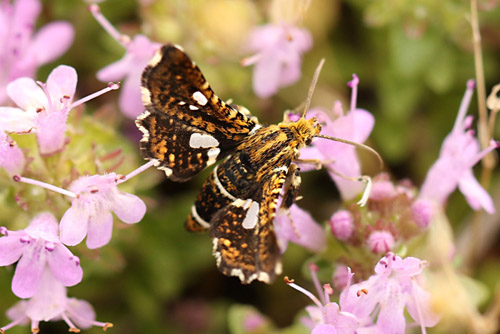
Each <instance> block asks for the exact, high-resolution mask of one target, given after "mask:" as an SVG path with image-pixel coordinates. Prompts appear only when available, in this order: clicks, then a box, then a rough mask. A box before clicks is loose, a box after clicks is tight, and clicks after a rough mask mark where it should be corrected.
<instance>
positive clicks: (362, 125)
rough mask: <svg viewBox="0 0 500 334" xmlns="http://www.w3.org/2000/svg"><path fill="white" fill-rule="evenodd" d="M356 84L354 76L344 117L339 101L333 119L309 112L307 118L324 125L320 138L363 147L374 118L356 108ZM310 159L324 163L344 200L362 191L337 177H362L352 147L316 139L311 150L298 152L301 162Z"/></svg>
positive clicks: (315, 112) (319, 112) (302, 167)
mask: <svg viewBox="0 0 500 334" xmlns="http://www.w3.org/2000/svg"><path fill="white" fill-rule="evenodd" d="M358 83H359V79H358V77H357V76H356V75H353V80H352V81H350V82H349V86H350V87H351V88H352V95H351V105H350V108H349V111H348V112H347V113H345V114H344V111H343V110H342V105H341V104H340V102H339V101H337V102H335V104H334V107H333V115H332V116H333V118H332V117H331V116H330V115H328V113H327V112H325V111H323V110H321V109H311V110H310V111H309V112H308V113H307V116H308V117H316V118H317V119H318V121H319V122H320V123H322V124H324V125H323V128H322V131H321V134H324V135H327V136H332V137H337V138H342V139H348V140H351V141H354V142H357V143H363V142H364V141H365V140H366V139H367V138H368V136H369V135H370V133H371V131H372V129H373V126H374V124H375V118H374V117H373V115H372V114H370V113H369V112H368V111H366V110H364V109H359V108H356V99H357V87H358ZM310 150H312V152H311V151H310ZM313 157H314V158H316V159H320V160H321V161H323V162H324V165H325V166H326V167H327V169H328V171H329V173H330V176H331V178H332V179H333V181H335V184H336V185H337V187H338V189H339V191H340V194H341V195H342V198H343V199H344V200H350V199H353V198H354V197H355V196H357V195H359V194H360V193H361V192H362V191H363V184H362V183H360V182H353V181H350V180H346V178H344V177H341V176H339V174H341V175H343V176H347V177H359V176H360V175H361V167H360V164H359V160H358V156H357V154H356V148H355V147H353V146H351V145H347V144H344V143H339V142H334V141H331V140H326V139H323V138H317V139H315V140H313V142H312V146H310V147H305V148H303V149H302V150H301V151H300V158H301V159H308V158H313ZM309 167H310V166H309ZM307 169H308V166H307V165H306V164H301V170H307Z"/></svg>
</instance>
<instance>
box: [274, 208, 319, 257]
mask: <svg viewBox="0 0 500 334" xmlns="http://www.w3.org/2000/svg"><path fill="white" fill-rule="evenodd" d="M289 210H290V214H289V217H290V218H291V219H292V221H290V218H288V216H287V214H286V213H280V214H279V215H277V219H276V220H275V223H274V226H275V229H276V234H277V237H278V239H280V238H282V239H287V240H289V241H291V242H293V243H296V244H298V245H301V246H304V247H306V248H308V249H310V250H312V251H315V252H319V251H321V250H322V249H323V248H324V247H325V245H326V236H325V231H324V230H323V228H322V227H321V226H320V225H318V223H316V222H315V221H314V219H313V218H312V216H311V215H310V214H309V213H308V212H307V211H305V210H303V209H301V208H300V207H298V206H297V205H295V204H293V205H292V206H291V207H290V209H289ZM279 216H281V217H279ZM281 251H282V252H283V251H284V249H281Z"/></svg>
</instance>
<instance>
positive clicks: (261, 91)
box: [252, 54, 281, 97]
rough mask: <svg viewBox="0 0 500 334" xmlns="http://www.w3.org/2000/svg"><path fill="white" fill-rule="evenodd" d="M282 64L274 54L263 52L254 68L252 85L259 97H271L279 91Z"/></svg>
mask: <svg viewBox="0 0 500 334" xmlns="http://www.w3.org/2000/svg"><path fill="white" fill-rule="evenodd" d="M280 73H281V64H280V61H279V59H276V57H274V56H273V55H272V54H262V56H261V57H260V59H259V61H258V62H257V63H256V64H255V67H254V69H253V80H252V87H253V90H254V92H255V94H257V96H259V97H269V96H271V95H273V94H274V93H276V92H277V91H278V86H279V82H280Z"/></svg>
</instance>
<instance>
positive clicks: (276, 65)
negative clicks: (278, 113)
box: [242, 23, 312, 97]
mask: <svg viewBox="0 0 500 334" xmlns="http://www.w3.org/2000/svg"><path fill="white" fill-rule="evenodd" d="M248 44H249V45H248V46H249V49H250V50H251V52H257V53H256V54H254V55H253V56H251V57H248V58H246V59H244V60H243V61H242V64H243V65H244V66H248V65H255V67H254V70H253V81H252V85H253V90H254V92H255V94H257V96H259V97H269V96H272V95H274V94H275V93H276V92H277V91H278V88H279V87H285V86H289V85H291V84H293V83H295V82H296V81H297V80H299V78H300V75H301V69H300V67H301V65H302V54H303V53H304V52H306V51H308V50H309V49H311V47H312V37H311V33H310V32H309V31H308V30H306V29H301V28H297V27H294V26H292V25H290V24H285V23H282V24H266V25H263V26H260V27H256V28H255V29H254V31H253V32H252V33H251V35H250V38H249V42H248Z"/></svg>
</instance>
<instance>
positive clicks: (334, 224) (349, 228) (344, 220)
mask: <svg viewBox="0 0 500 334" xmlns="http://www.w3.org/2000/svg"><path fill="white" fill-rule="evenodd" d="M329 223H330V227H331V229H332V233H333V235H334V236H335V237H336V238H337V239H339V240H341V241H346V240H348V239H349V238H350V237H351V235H352V233H353V231H354V223H353V218H352V215H351V213H350V212H349V211H347V210H339V211H337V212H335V213H334V214H333V216H332V218H330V221H329Z"/></svg>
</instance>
